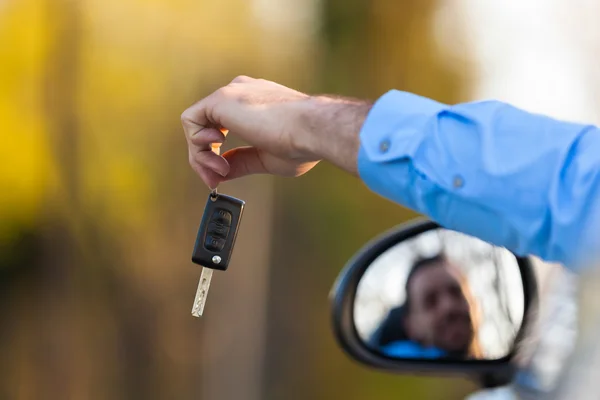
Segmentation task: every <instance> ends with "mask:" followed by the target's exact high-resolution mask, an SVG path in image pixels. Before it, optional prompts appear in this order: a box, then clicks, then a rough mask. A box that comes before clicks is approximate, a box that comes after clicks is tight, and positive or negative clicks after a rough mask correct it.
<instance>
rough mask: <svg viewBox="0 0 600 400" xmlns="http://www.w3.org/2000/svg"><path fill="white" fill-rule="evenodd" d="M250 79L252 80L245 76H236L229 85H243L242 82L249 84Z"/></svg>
mask: <svg viewBox="0 0 600 400" xmlns="http://www.w3.org/2000/svg"><path fill="white" fill-rule="evenodd" d="M251 79H252V78H250V77H249V76H246V75H238V76H236V77H235V78H233V80H232V81H231V83H244V82H249V81H250V80H251Z"/></svg>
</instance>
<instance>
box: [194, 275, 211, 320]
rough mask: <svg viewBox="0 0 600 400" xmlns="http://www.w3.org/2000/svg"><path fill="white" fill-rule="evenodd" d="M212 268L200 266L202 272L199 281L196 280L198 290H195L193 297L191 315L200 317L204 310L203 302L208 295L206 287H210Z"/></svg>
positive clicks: (204, 302)
mask: <svg viewBox="0 0 600 400" xmlns="http://www.w3.org/2000/svg"><path fill="white" fill-rule="evenodd" d="M212 274H213V270H212V269H211V268H202V274H201V275H200V282H198V290H197V291H196V297H195V298H194V305H193V307H192V315H193V316H194V317H198V318H199V317H201V316H202V312H203V311H204V304H206V296H207V295H208V288H209V287H210V280H211V279H212Z"/></svg>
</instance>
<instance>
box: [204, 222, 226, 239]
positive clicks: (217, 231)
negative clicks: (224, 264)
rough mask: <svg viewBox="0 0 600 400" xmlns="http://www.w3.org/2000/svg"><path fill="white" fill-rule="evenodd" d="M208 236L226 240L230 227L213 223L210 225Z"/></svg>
mask: <svg viewBox="0 0 600 400" xmlns="http://www.w3.org/2000/svg"><path fill="white" fill-rule="evenodd" d="M208 234H209V235H214V236H218V237H219V238H222V239H226V238H227V235H228V234H229V226H227V225H225V224H222V223H220V222H217V221H213V222H211V223H210V224H209V225H208Z"/></svg>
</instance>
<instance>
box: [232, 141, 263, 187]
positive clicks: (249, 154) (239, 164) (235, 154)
mask: <svg viewBox="0 0 600 400" xmlns="http://www.w3.org/2000/svg"><path fill="white" fill-rule="evenodd" d="M223 158H224V159H225V160H227V163H228V164H229V173H228V174H227V176H226V177H225V180H231V179H236V178H241V177H242V176H246V175H252V174H265V173H267V172H268V171H267V169H266V168H265V166H264V164H263V162H262V161H261V158H260V155H259V152H258V149H256V147H238V148H235V149H232V150H229V151H227V152H225V154H223Z"/></svg>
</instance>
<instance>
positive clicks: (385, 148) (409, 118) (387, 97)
mask: <svg viewBox="0 0 600 400" xmlns="http://www.w3.org/2000/svg"><path fill="white" fill-rule="evenodd" d="M447 107H448V106H447V105H446V104H442V103H439V102H437V101H434V100H431V99H428V98H425V97H422V96H419V95H415V94H412V93H408V92H402V91H399V90H391V91H389V92H387V93H386V94H384V95H383V96H381V97H380V98H379V99H378V100H377V101H376V102H375V104H374V105H373V107H372V108H371V111H370V112H369V114H368V115H367V118H366V120H365V123H364V124H363V126H362V129H361V131H360V144H361V147H362V148H363V150H364V155H365V156H366V158H367V159H368V160H369V161H371V162H386V161H390V160H395V159H399V158H404V157H410V156H412V154H413V153H414V151H415V149H416V148H417V146H418V144H419V142H420V140H421V138H422V135H423V132H425V130H426V127H427V125H428V124H431V123H432V121H435V120H436V119H435V118H432V117H433V116H435V115H436V114H438V113H439V112H440V111H442V110H443V109H445V108H447Z"/></svg>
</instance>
